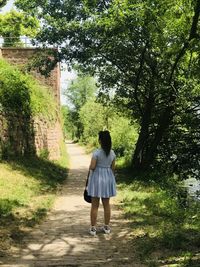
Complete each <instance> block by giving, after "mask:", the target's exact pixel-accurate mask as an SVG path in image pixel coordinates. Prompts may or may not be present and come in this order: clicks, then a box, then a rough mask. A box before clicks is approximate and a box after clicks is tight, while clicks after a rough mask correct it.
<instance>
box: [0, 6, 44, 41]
mask: <svg viewBox="0 0 200 267" xmlns="http://www.w3.org/2000/svg"><path fill="white" fill-rule="evenodd" d="M38 31H39V21H38V20H37V19H36V18H34V17H32V16H28V15H25V14H24V13H23V12H18V11H16V10H11V11H10V12H7V13H5V14H0V36H2V37H3V38H4V46H22V45H23V44H22V42H21V40H20V37H21V36H27V37H34V36H35V35H36V34H37V32H38Z"/></svg>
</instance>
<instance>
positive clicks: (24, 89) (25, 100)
mask: <svg viewBox="0 0 200 267" xmlns="http://www.w3.org/2000/svg"><path fill="white" fill-rule="evenodd" d="M0 84H1V88H0V105H1V110H2V111H3V112H4V113H6V114H9V113H13V114H18V115H19V114H21V115H24V116H38V117H45V118H48V119H50V120H54V119H55V116H56V104H55V101H54V99H53V96H52V94H51V93H50V90H48V89H47V88H45V87H44V86H41V85H40V84H39V83H38V82H37V81H36V80H35V79H33V78H32V77H31V76H29V75H25V74H23V73H22V72H20V71H19V70H17V69H16V68H14V67H12V66H11V65H9V64H8V63H6V62H5V61H4V60H0Z"/></svg>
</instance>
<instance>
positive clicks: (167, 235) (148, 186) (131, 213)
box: [117, 169, 200, 267]
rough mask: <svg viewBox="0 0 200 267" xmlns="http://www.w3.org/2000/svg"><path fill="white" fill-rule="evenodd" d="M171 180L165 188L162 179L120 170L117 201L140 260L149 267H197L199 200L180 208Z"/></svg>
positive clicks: (199, 226) (199, 225)
mask: <svg viewBox="0 0 200 267" xmlns="http://www.w3.org/2000/svg"><path fill="white" fill-rule="evenodd" d="M149 180H150V179H149ZM172 180H173V179H172ZM172 180H171V181H170V184H167V183H166V186H165V187H164V183H163V182H162V183H160V184H159V183H158V182H154V181H147V179H146V181H142V180H139V179H136V176H133V174H131V172H130V170H129V169H126V170H123V169H119V170H118V173H117V181H118V200H119V202H120V203H121V206H122V208H123V210H124V215H125V217H126V218H127V219H129V221H130V226H131V227H132V243H133V246H134V250H135V253H136V256H137V258H139V259H140V261H141V262H143V263H146V264H147V266H149V267H154V266H171V267H172V266H173V267H174V266H182V267H183V266H188V267H189V266H190V267H197V266H200V255H199V247H200V232H199V229H200V213H199V211H200V203H195V202H193V201H190V202H189V207H183V206H182V205H181V203H180V202H179V201H178V197H177V194H176V193H175V192H176V184H175V183H176V182H175V181H174V184H173V182H172Z"/></svg>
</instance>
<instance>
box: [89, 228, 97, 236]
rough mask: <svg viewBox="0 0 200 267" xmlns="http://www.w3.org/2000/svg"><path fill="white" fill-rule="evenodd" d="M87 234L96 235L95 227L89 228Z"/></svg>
mask: <svg viewBox="0 0 200 267" xmlns="http://www.w3.org/2000/svg"><path fill="white" fill-rule="evenodd" d="M89 234H91V235H92V236H95V235H96V234H97V229H96V227H95V226H92V227H90V230H89Z"/></svg>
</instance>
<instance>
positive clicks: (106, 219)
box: [102, 198, 111, 225]
mask: <svg viewBox="0 0 200 267" xmlns="http://www.w3.org/2000/svg"><path fill="white" fill-rule="evenodd" d="M102 203H103V208H104V223H105V225H109V223H110V216H111V208H110V198H102Z"/></svg>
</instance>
